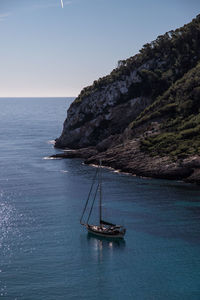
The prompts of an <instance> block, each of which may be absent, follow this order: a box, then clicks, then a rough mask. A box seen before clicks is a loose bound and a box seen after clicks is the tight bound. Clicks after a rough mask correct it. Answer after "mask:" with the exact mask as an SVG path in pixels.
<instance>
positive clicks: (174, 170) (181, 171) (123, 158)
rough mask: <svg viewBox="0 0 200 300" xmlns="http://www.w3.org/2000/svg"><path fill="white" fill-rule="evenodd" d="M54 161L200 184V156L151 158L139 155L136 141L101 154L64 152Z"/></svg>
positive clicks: (56, 156)
mask: <svg viewBox="0 0 200 300" xmlns="http://www.w3.org/2000/svg"><path fill="white" fill-rule="evenodd" d="M50 157H51V158H64V159H68V158H82V159H84V163H85V164H91V165H92V164H98V163H99V160H100V159H101V161H102V165H103V166H105V167H111V168H113V169H115V170H118V171H120V172H125V173H129V174H131V175H136V176H142V177H150V178H160V179H170V180H183V181H185V182H188V183H195V184H200V156H198V155H195V156H191V157H188V158H185V159H179V160H176V161H173V160H172V159H171V158H170V157H167V156H163V157H158V156H155V157H151V156H149V155H148V154H145V153H144V152H141V151H140V148H139V141H138V140H137V139H135V140H131V141H130V142H128V143H126V144H125V145H124V144H120V145H117V146H114V147H112V148H109V149H108V150H106V151H104V152H98V151H97V149H96V148H95V147H88V148H82V149H65V150H63V152H62V153H58V154H55V155H52V156H50Z"/></svg>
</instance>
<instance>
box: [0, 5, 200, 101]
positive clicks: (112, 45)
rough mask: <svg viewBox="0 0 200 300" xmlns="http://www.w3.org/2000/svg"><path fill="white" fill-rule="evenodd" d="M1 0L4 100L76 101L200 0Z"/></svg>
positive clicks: (193, 11) (197, 9)
mask: <svg viewBox="0 0 200 300" xmlns="http://www.w3.org/2000/svg"><path fill="white" fill-rule="evenodd" d="M63 2H64V8H63V9H62V7H61V1H60V0H0V40H1V46H0V59H1V63H0V97H25V96H30V97H37V96H52V97H55V96H64V97H65V96H76V95H78V94H79V92H80V91H81V89H82V88H83V87H84V86H87V85H89V84H91V83H92V82H93V81H94V80H95V79H98V78H99V77H102V76H104V75H106V74H108V73H110V72H111V70H112V69H113V68H115V67H116V65H117V61H118V60H120V59H125V58H128V57H129V56H132V55H134V54H136V53H137V52H138V51H139V49H140V48H141V47H142V45H143V44H145V43H146V42H150V41H152V40H154V39H155V38H156V37H157V36H158V35H160V34H163V33H165V32H166V31H169V30H171V29H176V28H177V27H180V26H182V25H183V24H185V23H188V22H190V21H191V20H192V18H194V17H195V16H196V15H197V14H199V13H200V1H199V0H198V1H197V0H168V1H164V0H69V1H67V0H63Z"/></svg>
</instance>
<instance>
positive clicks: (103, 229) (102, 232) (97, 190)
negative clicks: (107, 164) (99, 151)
mask: <svg viewBox="0 0 200 300" xmlns="http://www.w3.org/2000/svg"><path fill="white" fill-rule="evenodd" d="M101 169H102V166H101V161H100V164H99V166H98V168H97V170H96V172H95V175H94V178H93V181H92V185H91V188H90V191H89V194H88V198H87V200H86V203H85V206H84V209H83V212H82V215H81V218H80V224H81V225H83V226H85V227H86V229H87V231H88V232H89V233H90V234H93V235H98V236H102V237H106V238H123V237H124V235H125V233H126V228H124V227H123V226H121V225H116V224H113V223H110V222H107V221H104V220H103V219H102V171H101ZM95 183H96V187H95ZM92 192H93V193H94V197H93V200H92V204H91V207H90V209H89V214H88V217H87V221H86V222H85V223H84V222H83V217H84V215H85V212H86V209H87V207H88V203H89V202H90V199H91V195H92ZM98 194H99V203H98V206H99V207H98V208H99V222H98V224H96V225H93V224H90V223H89V220H90V216H91V213H92V210H93V207H94V202H95V200H96V198H97V195H98Z"/></svg>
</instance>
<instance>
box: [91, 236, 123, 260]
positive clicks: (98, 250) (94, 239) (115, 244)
mask: <svg viewBox="0 0 200 300" xmlns="http://www.w3.org/2000/svg"><path fill="white" fill-rule="evenodd" d="M87 241H88V244H89V246H90V249H93V250H95V251H94V252H95V254H96V255H97V257H98V259H100V260H102V258H103V254H104V253H105V255H107V254H109V255H111V256H112V254H113V251H115V250H120V251H121V250H124V249H125V247H126V242H125V240H124V239H110V238H105V237H100V236H96V235H93V234H91V233H88V234H87Z"/></svg>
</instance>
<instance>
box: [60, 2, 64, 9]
mask: <svg viewBox="0 0 200 300" xmlns="http://www.w3.org/2000/svg"><path fill="white" fill-rule="evenodd" d="M60 2H61V6H62V8H63V6H64V5H63V0H60Z"/></svg>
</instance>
